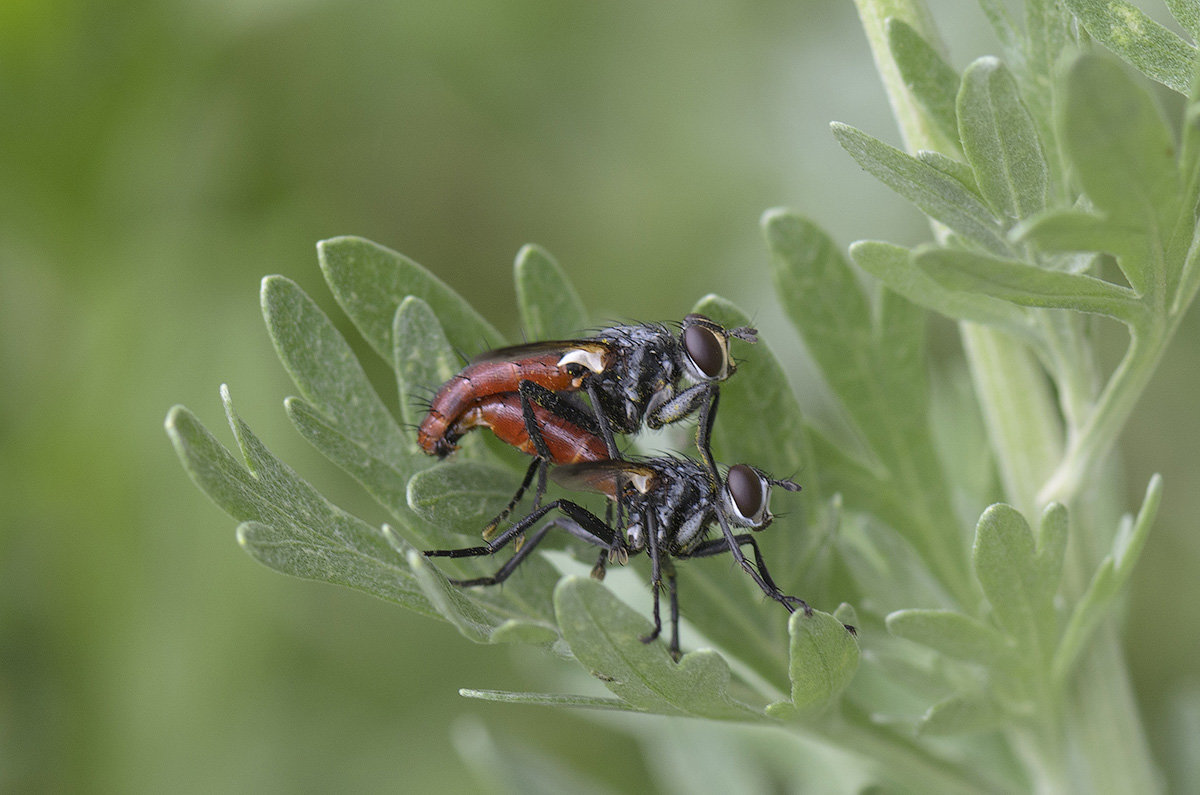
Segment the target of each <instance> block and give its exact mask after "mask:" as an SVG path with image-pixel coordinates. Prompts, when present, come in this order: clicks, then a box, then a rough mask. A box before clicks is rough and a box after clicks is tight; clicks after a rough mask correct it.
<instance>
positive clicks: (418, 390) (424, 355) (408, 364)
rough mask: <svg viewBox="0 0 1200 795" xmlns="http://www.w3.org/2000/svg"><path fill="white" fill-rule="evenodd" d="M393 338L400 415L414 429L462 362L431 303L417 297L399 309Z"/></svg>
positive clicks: (401, 303)
mask: <svg viewBox="0 0 1200 795" xmlns="http://www.w3.org/2000/svg"><path fill="white" fill-rule="evenodd" d="M392 339H393V340H395V348H394V350H393V351H392V367H393V368H394V369H395V371H396V386H397V392H398V394H399V399H400V413H401V416H403V417H404V422H405V423H406V424H407V425H408V426H410V427H412V426H415V425H419V424H420V423H421V420H422V419H424V417H425V412H426V409H427V406H428V402H429V401H430V400H432V398H433V395H434V394H435V393H436V392H437V389H438V388H439V387H440V386H441V385H442V384H443V383H445V382H446V381H448V380H450V379H451V378H453V377H454V375H455V374H456V373H457V372H458V371H459V368H460V363H459V359H458V356H457V355H455V353H454V348H453V347H451V345H450V342H449V340H447V339H446V333H445V331H443V329H442V324H441V323H439V322H438V319H437V316H436V315H434V314H433V310H432V309H431V308H430V307H429V304H427V303H425V302H424V301H422V300H421V299H420V298H417V297H416V296H412V295H410V296H409V297H408V298H405V299H404V300H403V301H401V302H400V306H399V307H397V309H396V316H395V318H393V321H392ZM414 445H415V439H414ZM429 462H430V463H432V462H433V459H432V458H430V459H429Z"/></svg>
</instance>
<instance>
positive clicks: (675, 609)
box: [664, 558, 683, 662]
mask: <svg viewBox="0 0 1200 795" xmlns="http://www.w3.org/2000/svg"><path fill="white" fill-rule="evenodd" d="M664 568H665V569H666V572H667V590H668V592H669V593H670V596H671V645H670V646H668V647H667V651H669V652H670V653H671V659H672V660H674V661H675V662H679V658H680V657H682V656H683V652H681V651H680V650H679V589H678V587H677V585H676V582H675V564H674V563H672V562H671V559H670V558H667V565H666V566H665V567H664Z"/></svg>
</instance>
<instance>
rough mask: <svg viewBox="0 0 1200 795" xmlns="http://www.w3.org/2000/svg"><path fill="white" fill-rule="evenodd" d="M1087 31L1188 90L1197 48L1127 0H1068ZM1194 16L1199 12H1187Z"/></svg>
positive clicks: (1154, 75)
mask: <svg viewBox="0 0 1200 795" xmlns="http://www.w3.org/2000/svg"><path fill="white" fill-rule="evenodd" d="M1064 2H1065V4H1066V6H1067V8H1069V9H1070V10H1071V13H1073V14H1074V15H1075V16H1076V18H1078V20H1079V21H1080V22H1081V23H1082V24H1083V26H1084V28H1086V29H1087V32H1088V33H1089V34H1090V35H1091V36H1092V37H1093V38H1095V39H1097V40H1098V41H1100V42H1101V43H1102V44H1103V45H1104V46H1105V47H1108V48H1109V49H1110V50H1112V51H1113V52H1114V53H1116V54H1117V55H1119V56H1120V57H1121V59H1122V60H1124V61H1126V62H1127V63H1129V64H1130V65H1132V66H1134V67H1135V68H1137V69H1138V71H1140V72H1141V73H1142V74H1144V75H1146V77H1149V78H1150V79H1151V80H1156V81H1158V82H1159V83H1162V84H1163V85H1165V86H1167V87H1168V88H1173V89H1174V90H1176V91H1178V92H1179V93H1181V94H1186V93H1187V91H1188V85H1189V84H1190V82H1191V78H1192V66H1193V63H1194V62H1195V60H1196V48H1195V47H1193V46H1192V45H1190V44H1188V43H1187V42H1186V41H1184V40H1183V39H1181V38H1180V37H1179V36H1177V35H1175V34H1174V33H1172V32H1171V31H1170V30H1167V29H1166V28H1164V27H1163V26H1162V25H1160V24H1159V23H1157V22H1155V21H1154V20H1153V19H1151V18H1150V17H1149V16H1147V15H1146V12H1144V11H1142V10H1141V9H1140V8H1138V7H1137V6H1135V5H1134V4H1133V3H1130V2H1128V1H1127V0H1064ZM1183 16H1184V18H1187V17H1188V16H1191V17H1192V18H1193V21H1194V16H1195V12H1194V11H1193V12H1192V13H1191V14H1190V15H1188V14H1185V15H1183ZM1181 22H1182V20H1181Z"/></svg>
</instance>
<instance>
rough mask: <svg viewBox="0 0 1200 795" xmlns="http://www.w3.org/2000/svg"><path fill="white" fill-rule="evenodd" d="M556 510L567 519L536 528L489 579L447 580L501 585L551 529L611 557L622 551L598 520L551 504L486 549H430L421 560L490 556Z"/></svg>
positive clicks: (566, 503)
mask: <svg viewBox="0 0 1200 795" xmlns="http://www.w3.org/2000/svg"><path fill="white" fill-rule="evenodd" d="M556 508H557V509H558V510H560V511H562V512H563V513H564V514H566V515H567V517H568V518H567V519H555V520H553V521H551V522H547V523H546V525H545V527H542V528H540V529H539V530H538V531H537V532H536V533H535V534H534V535H533V537H532V538H531V539H530V541H529V542H528V543H526V544H523V545H522V546H521V547H520V548H519V549H518V550H517V551H516V552H515V553H513V556H512V557H511V558H510V559H509V560H508V561H507V562H506V563H505V564H504V565H503V566H501V567H500V570H499V571H497V572H496V573H495V574H494V575H492V576H490V577H476V578H474V579H470V580H451V582H452V583H454V584H455V585H462V586H469V585H497V584H499V583H502V582H504V581H505V580H506V579H508V576H509V575H510V574H512V572H513V570H514V569H516V567H517V566H518V565H520V563H521V561H523V560H524V559H525V558H526V557H528V556H529V554H530V552H532V551H533V549H534V547H536V546H537V545H538V543H539V542H541V540H542V539H543V538H544V537H545V535H546V532H547V531H549V530H550V528H552V527H561V528H563V529H565V530H566V531H567V532H569V533H570V534H571V535H573V536H575V537H576V538H581V539H583V540H584V541H587V542H588V543H590V544H595V545H596V546H599V547H602V548H603V549H605V550H606V551H608V553H609V554H611V555H620V553H621V552H622V551H623V550H624V539H623V538H621V536H620V534H619V533H617V532H616V531H614V530H613V529H612V528H611V527H609V526H608V525H607V524H605V523H604V522H603V521H602V520H601V519H600V517H598V516H596V515H595V514H594V513H592V512H591V511H589V510H587V509H586V508H584V507H583V506H581V505H578V504H576V503H573V502H571V501H570V500H555V501H554V502H550V503H547V504H546V505H543V506H542V507H541V508H538V509H537V510H535V511H533V512H532V513H530V514H529V515H528V516H526V517H524V518H523V519H521V521H519V522H516V523H515V524H513V526H512V527H510V528H508V529H507V530H505V531H504V532H503V533H501V534H500V535H499V536H497V537H496V539H495V540H494V541H491V542H489V543H488V545H487V546H482V547H466V548H464V549H433V550H429V551H427V552H426V553H425V556H426V557H431V558H436V557H442V558H470V557H482V556H485V555H494V554H496V553H497V552H499V551H500V550H501V549H502V548H503V547H504V546H505V545H506V544H508V542H509V541H512V540H513V539H514V538H517V537H522V536H523V534H524V533H525V531H526V530H528V529H529V528H530V527H531V526H533V524H535V523H536V522H537V521H538V520H539V519H541V518H542V517H543V516H545V515H546V514H547V513H549V512H550V511H552V510H554V509H556Z"/></svg>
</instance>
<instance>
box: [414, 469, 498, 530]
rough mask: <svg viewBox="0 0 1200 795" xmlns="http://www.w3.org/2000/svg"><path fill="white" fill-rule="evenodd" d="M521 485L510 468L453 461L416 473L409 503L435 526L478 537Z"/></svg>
mask: <svg viewBox="0 0 1200 795" xmlns="http://www.w3.org/2000/svg"><path fill="white" fill-rule="evenodd" d="M518 485H519V481H517V480H515V479H514V478H513V474H512V472H510V471H509V470H507V469H500V468H498V467H494V466H490V465H488V464H481V463H477V462H473V461H451V462H446V463H442V464H438V465H437V466H434V467H431V468H429V469H426V470H424V471H421V472H418V473H417V474H415V475H413V477H412V479H411V480H409V482H408V506H409V508H411V509H412V510H413V512H414V513H416V514H417V515H418V516H420V517H421V518H422V519H424V520H425V521H427V522H429V523H430V524H432V525H435V526H437V527H440V528H445V529H453V530H454V531H456V532H459V533H464V534H466V535H472V536H477V535H478V534H479V533H480V532H481V531H482V530H483V527H484V525H485V524H486V523H487V522H488V521H490V520H491V519H493V518H494V517H495V516H496V514H498V513H499V512H500V510H501V509H502V508H503V507H504V506H505V504H506V503H507V502H508V500H509V499H510V498H511V497H512V496H513V493H514V492H515V491H516V488H517V486H518Z"/></svg>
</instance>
